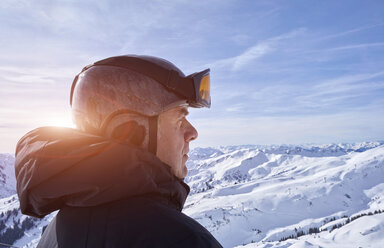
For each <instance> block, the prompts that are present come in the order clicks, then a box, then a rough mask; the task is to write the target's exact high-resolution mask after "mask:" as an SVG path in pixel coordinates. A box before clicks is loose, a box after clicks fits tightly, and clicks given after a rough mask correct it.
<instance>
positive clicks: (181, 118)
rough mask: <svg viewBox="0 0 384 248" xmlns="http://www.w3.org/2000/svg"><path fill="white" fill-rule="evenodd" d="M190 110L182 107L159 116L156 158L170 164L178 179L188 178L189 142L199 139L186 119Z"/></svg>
mask: <svg viewBox="0 0 384 248" xmlns="http://www.w3.org/2000/svg"><path fill="white" fill-rule="evenodd" d="M187 115H188V108H187V107H186V106H180V107H176V108H172V109H170V110H168V111H165V112H163V113H161V114H160V115H159V123H158V136H157V152H156V156H157V157H158V158H159V159H160V160H161V161H163V162H164V163H166V164H168V165H169V166H170V167H171V169H172V172H173V174H174V175H175V176H177V177H178V178H185V177H186V176H187V172H188V171H187V167H186V166H185V163H186V162H187V159H188V155H187V153H188V152H189V142H190V141H192V140H194V139H196V138H197V131H196V129H195V128H194V127H193V126H192V125H191V123H189V122H188V121H187V119H186V116H187Z"/></svg>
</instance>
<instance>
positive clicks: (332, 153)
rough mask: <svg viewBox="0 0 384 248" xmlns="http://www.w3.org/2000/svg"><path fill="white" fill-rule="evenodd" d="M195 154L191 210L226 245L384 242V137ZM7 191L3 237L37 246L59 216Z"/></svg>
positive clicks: (0, 212)
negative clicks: (26, 210) (25, 207)
mask: <svg viewBox="0 0 384 248" xmlns="http://www.w3.org/2000/svg"><path fill="white" fill-rule="evenodd" d="M189 155H190V159H189V161H188V167H189V174H188V177H187V178H186V179H185V180H186V182H187V183H188V184H189V185H190V186H191V193H190V196H189V197H188V199H187V202H186V204H185V208H184V212H185V213H186V214H187V215H189V216H191V217H193V218H195V219H196V220H197V221H199V222H200V223H201V224H202V225H204V226H205V227H206V228H207V229H208V230H209V231H211V232H212V234H213V235H214V236H215V237H216V238H217V239H218V240H219V241H220V242H221V243H222V244H223V246H224V247H247V248H248V247H263V248H267V247H268V248H269V247H281V248H282V247H384V143H383V142H367V143H359V144H338V145H323V146H316V145H305V146H291V145H286V146H253V145H245V146H229V147H219V148H196V149H194V150H192V151H191V152H190V154H189ZM9 156H11V157H9ZM0 158H7V159H8V161H13V160H12V159H13V157H12V155H0ZM12 163H13V162H6V163H5V162H3V163H2V162H1V161H0V165H3V164H11V167H12V172H11V170H9V168H8V167H7V166H5V167H4V166H3V167H1V169H0V173H2V174H0V175H5V177H6V178H8V179H7V180H9V182H13V186H12V184H10V188H12V187H14V183H15V182H14V179H12V177H13V176H14V175H13V174H11V173H13V164H12ZM6 167H7V168H8V169H6ZM0 178H1V176H0ZM12 180H13V181H12ZM7 182H8V181H7ZM13 190H14V189H13ZM4 192H8V193H5V194H4V198H3V199H0V242H3V241H4V238H3V239H2V237H5V235H4V233H6V232H8V234H7V235H8V236H7V237H8V240H5V241H7V242H6V243H8V244H10V243H13V245H15V246H18V247H35V246H36V244H37V242H38V239H39V237H40V234H41V232H42V229H43V227H44V226H45V225H47V223H48V222H49V220H50V219H51V218H52V217H53V215H49V216H47V217H46V218H44V219H42V220H39V219H35V218H30V217H26V216H23V215H21V214H20V212H19V210H18V206H19V205H18V201H17V195H14V194H13V193H12V191H8V190H7V191H4ZM13 192H14V191H13ZM9 237H11V238H9ZM0 247H1V246H0Z"/></svg>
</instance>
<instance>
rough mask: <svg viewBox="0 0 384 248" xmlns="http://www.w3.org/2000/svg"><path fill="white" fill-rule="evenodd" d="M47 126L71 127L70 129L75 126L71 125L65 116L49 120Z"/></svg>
mask: <svg viewBox="0 0 384 248" xmlns="http://www.w3.org/2000/svg"><path fill="white" fill-rule="evenodd" d="M47 124H48V125H49V126H55V127H71V128H74V127H75V124H74V123H73V121H72V119H71V118H70V117H67V116H62V117H55V118H51V119H49V121H48V122H47Z"/></svg>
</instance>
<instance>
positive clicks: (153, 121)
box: [148, 115, 159, 156]
mask: <svg viewBox="0 0 384 248" xmlns="http://www.w3.org/2000/svg"><path fill="white" fill-rule="evenodd" d="M158 119H159V116H158V115H155V116H151V117H149V118H148V121H149V130H148V132H149V133H148V136H149V140H148V151H149V152H151V153H153V154H154V155H155V156H156V151H157V124H158Z"/></svg>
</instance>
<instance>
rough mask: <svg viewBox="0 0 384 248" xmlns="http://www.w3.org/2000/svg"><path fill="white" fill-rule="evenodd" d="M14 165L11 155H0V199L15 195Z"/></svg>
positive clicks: (13, 158)
mask: <svg viewBox="0 0 384 248" xmlns="http://www.w3.org/2000/svg"><path fill="white" fill-rule="evenodd" d="M14 163H15V157H14V156H13V155H12V154H8V153H4V154H0V198H4V197H7V196H10V195H13V194H16V179H15V167H14Z"/></svg>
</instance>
